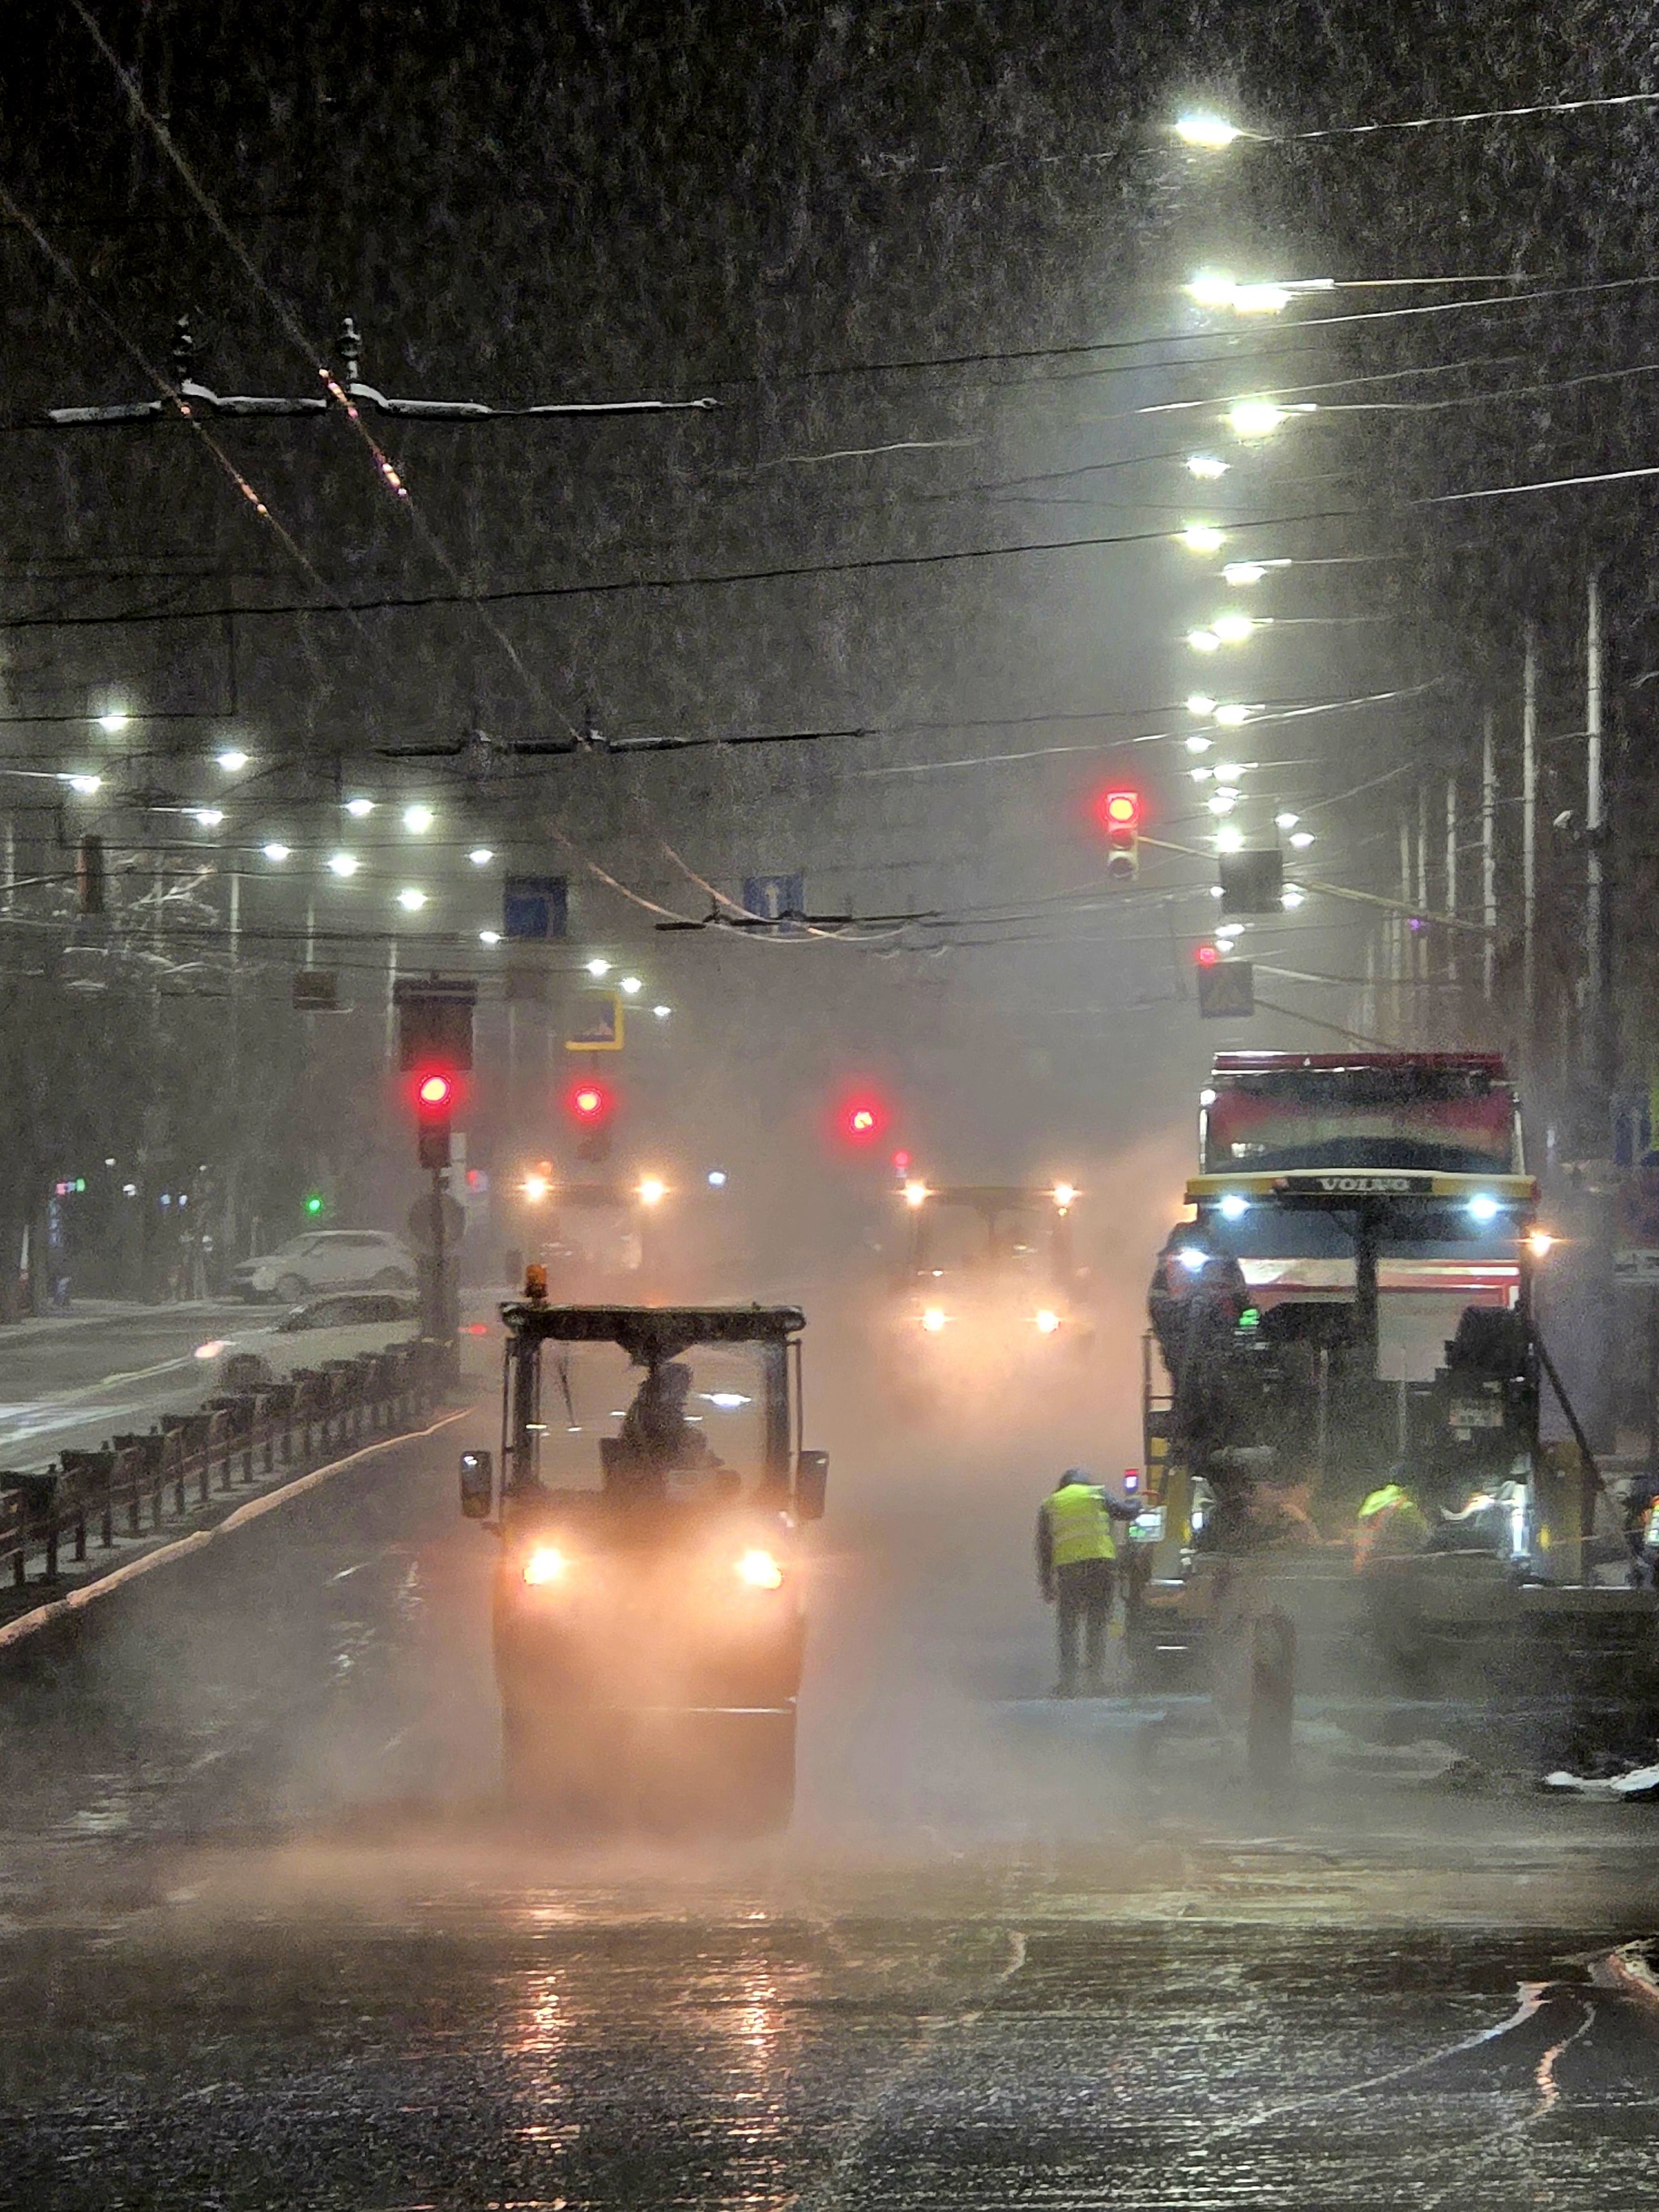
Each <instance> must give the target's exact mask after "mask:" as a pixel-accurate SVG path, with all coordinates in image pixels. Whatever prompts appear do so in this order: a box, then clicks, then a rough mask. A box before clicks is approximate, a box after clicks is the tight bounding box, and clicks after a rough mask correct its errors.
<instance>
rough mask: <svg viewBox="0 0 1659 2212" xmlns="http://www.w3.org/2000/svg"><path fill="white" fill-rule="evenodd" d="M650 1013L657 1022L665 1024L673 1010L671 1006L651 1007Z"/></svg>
mask: <svg viewBox="0 0 1659 2212" xmlns="http://www.w3.org/2000/svg"><path fill="white" fill-rule="evenodd" d="M651 1011H652V1012H653V1014H654V1015H655V1016H656V1018H657V1019H658V1020H659V1022H665V1021H666V1020H667V1019H668V1017H669V1016H670V1014H671V1013H672V1012H673V1011H674V1009H673V1008H672V1006H653V1007H652V1009H651Z"/></svg>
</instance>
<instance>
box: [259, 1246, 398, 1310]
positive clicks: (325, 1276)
mask: <svg viewBox="0 0 1659 2212" xmlns="http://www.w3.org/2000/svg"><path fill="white" fill-rule="evenodd" d="M360 1287H361V1288H366V1289H371V1290H376V1291H412V1290H413V1289H414V1287H415V1261H414V1258H413V1255H411V1254H410V1249H409V1248H408V1246H407V1245H406V1244H402V1243H399V1242H398V1239H397V1238H396V1237H388V1236H386V1234H385V1233H384V1232H383V1231H380V1230H378V1229H313V1230H311V1231H308V1232H307V1234H306V1235H305V1236H303V1237H289V1241H288V1243H286V1244H279V1245H278V1246H277V1248H276V1250H275V1251H274V1252H267V1253H266V1254H265V1255H264V1257H263V1258H261V1259H258V1260H244V1261H242V1263H241V1265H240V1267H233V1268H232V1270H231V1274H230V1289H231V1291H232V1293H233V1294H234V1296H236V1297H243V1298H246V1299H248V1300H250V1301H257V1300H262V1299H268V1298H276V1299H278V1300H280V1301H281V1302H282V1303H283V1304H284V1305H298V1304H300V1303H301V1300H302V1299H304V1298H308V1297H316V1296H317V1295H318V1294H319V1293H320V1292H322V1291H347V1290H356V1289H358V1288H360Z"/></svg>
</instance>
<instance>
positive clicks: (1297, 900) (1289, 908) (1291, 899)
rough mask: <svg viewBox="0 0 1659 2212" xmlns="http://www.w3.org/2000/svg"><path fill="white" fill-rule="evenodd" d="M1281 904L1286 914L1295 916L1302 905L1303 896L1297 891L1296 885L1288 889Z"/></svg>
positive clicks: (1280, 901)
mask: <svg viewBox="0 0 1659 2212" xmlns="http://www.w3.org/2000/svg"><path fill="white" fill-rule="evenodd" d="M1279 904H1280V905H1281V906H1282V907H1283V908H1284V909H1285V913H1286V914H1294V913H1295V912H1296V910H1297V907H1299V906H1300V905H1301V904H1302V894H1301V892H1300V891H1299V890H1297V887H1296V885H1295V884H1290V885H1289V886H1288V887H1287V888H1286V890H1285V894H1284V896H1283V897H1282V898H1281V899H1280V900H1279Z"/></svg>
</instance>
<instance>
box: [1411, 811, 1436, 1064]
mask: <svg viewBox="0 0 1659 2212" xmlns="http://www.w3.org/2000/svg"><path fill="white" fill-rule="evenodd" d="M1428 911H1429V784H1428V778H1427V777H1426V776H1425V778H1424V779H1423V781H1421V782H1420V783H1419V785H1418V787H1417V913H1418V926H1417V944H1416V949H1415V951H1413V955H1412V970H1413V981H1415V983H1416V985H1417V989H1416V991H1415V992H1414V993H1413V1011H1414V1016H1415V1018H1414V1023H1413V1031H1412V1042H1413V1043H1414V1044H1419V1045H1425V1044H1431V1043H1432V1042H1433V1041H1434V1035H1435V1029H1434V1007H1433V1003H1432V1001H1431V999H1430V996H1429V993H1428V991H1427V989H1426V988H1425V986H1426V984H1427V983H1428V981H1429V978H1430V975H1431V970H1432V958H1431V949H1430V944H1429V933H1428V930H1427V927H1425V924H1424V921H1423V919H1422V918H1423V916H1424V915H1426V914H1427V912H1428Z"/></svg>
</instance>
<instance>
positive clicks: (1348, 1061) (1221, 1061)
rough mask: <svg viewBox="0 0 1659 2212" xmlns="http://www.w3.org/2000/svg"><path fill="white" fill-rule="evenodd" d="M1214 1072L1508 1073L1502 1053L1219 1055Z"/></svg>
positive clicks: (1498, 1078)
mask: <svg viewBox="0 0 1659 2212" xmlns="http://www.w3.org/2000/svg"><path fill="white" fill-rule="evenodd" d="M1211 1065H1212V1070H1213V1072H1214V1073H1216V1074H1217V1075H1295V1074H1299V1073H1304V1071H1305V1072H1306V1073H1333V1074H1334V1073H1339V1072H1340V1070H1341V1069H1343V1068H1350V1067H1351V1068H1355V1069H1358V1068H1364V1069H1366V1070H1367V1071H1370V1070H1373V1069H1377V1068H1390V1069H1392V1068H1399V1069H1401V1070H1404V1069H1407V1068H1412V1067H1421V1068H1432V1069H1435V1070H1446V1069H1456V1070H1458V1071H1459V1072H1461V1073H1467V1074H1471V1075H1486V1076H1490V1077H1491V1078H1492V1080H1493V1081H1494V1082H1495V1083H1502V1082H1503V1081H1504V1080H1505V1079H1506V1077H1507V1074H1508V1070H1507V1069H1506V1068H1505V1066H1504V1055H1503V1054H1502V1053H1501V1052H1218V1053H1217V1054H1216V1056H1215V1058H1214V1060H1213V1061H1212V1063H1211Z"/></svg>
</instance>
